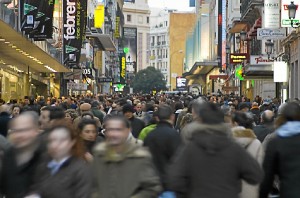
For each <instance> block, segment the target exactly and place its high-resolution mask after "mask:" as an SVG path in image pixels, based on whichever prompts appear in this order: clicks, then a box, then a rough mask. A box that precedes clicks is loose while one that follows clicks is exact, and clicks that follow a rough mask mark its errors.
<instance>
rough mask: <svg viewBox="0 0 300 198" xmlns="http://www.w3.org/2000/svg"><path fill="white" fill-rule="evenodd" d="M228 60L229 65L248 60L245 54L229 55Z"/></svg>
mask: <svg viewBox="0 0 300 198" xmlns="http://www.w3.org/2000/svg"><path fill="white" fill-rule="evenodd" d="M229 59H230V63H231V64H235V63H242V62H243V61H244V60H247V59H248V54H247V53H235V54H230V57H229Z"/></svg>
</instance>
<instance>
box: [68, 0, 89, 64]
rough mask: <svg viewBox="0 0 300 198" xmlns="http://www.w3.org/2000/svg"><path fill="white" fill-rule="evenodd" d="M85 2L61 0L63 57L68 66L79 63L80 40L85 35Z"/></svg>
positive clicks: (80, 0) (82, 0)
mask: <svg viewBox="0 0 300 198" xmlns="http://www.w3.org/2000/svg"><path fill="white" fill-rule="evenodd" d="M86 20H87V2H86V1H85V0H64V1H63V57H64V64H65V65H66V66H67V67H68V68H76V67H77V65H78V64H79V59H80V53H81V47H82V41H83V40H84V37H85V29H86V27H85V26H86Z"/></svg>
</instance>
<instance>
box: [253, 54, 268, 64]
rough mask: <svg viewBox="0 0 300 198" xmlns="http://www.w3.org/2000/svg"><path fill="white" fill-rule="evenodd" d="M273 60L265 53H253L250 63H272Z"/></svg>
mask: <svg viewBox="0 0 300 198" xmlns="http://www.w3.org/2000/svg"><path fill="white" fill-rule="evenodd" d="M273 62H274V61H273V60H270V59H269V58H268V56H265V55H251V56H250V64H251V65H271V64H273Z"/></svg>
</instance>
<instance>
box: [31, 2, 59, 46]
mask: <svg viewBox="0 0 300 198" xmlns="http://www.w3.org/2000/svg"><path fill="white" fill-rule="evenodd" d="M53 11H54V0H41V1H40V5H39V7H38V12H37V14H36V16H35V21H34V27H33V30H32V31H31V32H30V34H29V37H30V38H33V39H34V40H36V41H37V40H45V39H51V38H52V33H53Z"/></svg>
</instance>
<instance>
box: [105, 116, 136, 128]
mask: <svg viewBox="0 0 300 198" xmlns="http://www.w3.org/2000/svg"><path fill="white" fill-rule="evenodd" d="M112 120H116V121H120V122H122V123H123V124H124V126H125V127H126V128H128V129H129V128H131V126H130V122H129V121H128V120H127V119H126V118H125V117H124V116H121V115H113V114H109V115H107V116H106V117H105V119H104V121H103V128H105V125H106V124H107V123H108V122H109V121H112Z"/></svg>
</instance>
